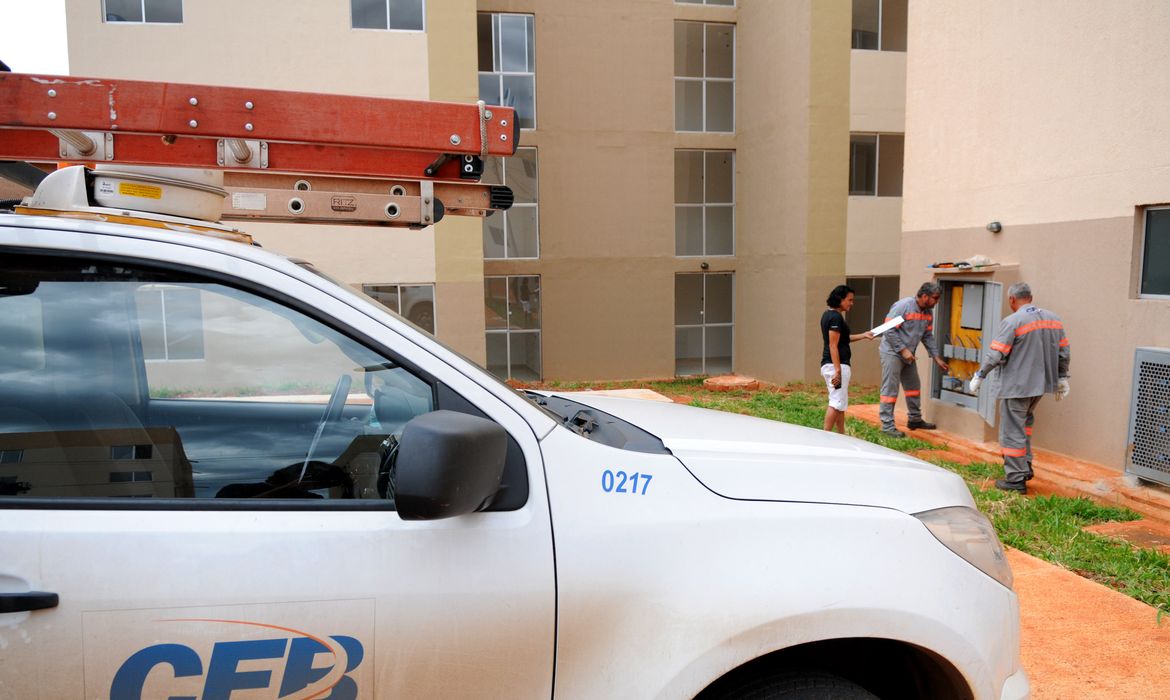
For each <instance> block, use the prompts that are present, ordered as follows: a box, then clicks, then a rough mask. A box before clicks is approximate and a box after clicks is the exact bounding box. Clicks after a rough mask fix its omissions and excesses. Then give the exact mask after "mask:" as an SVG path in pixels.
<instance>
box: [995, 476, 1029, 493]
mask: <svg viewBox="0 0 1170 700" xmlns="http://www.w3.org/2000/svg"><path fill="white" fill-rule="evenodd" d="M995 488H997V489H999V490H1000V491H1014V492H1016V493H1018V494H1020V495H1021V496H1026V495H1028V485H1027V484H1025V483H1023V482H1015V481H1004V480H1003V479H996V480H995Z"/></svg>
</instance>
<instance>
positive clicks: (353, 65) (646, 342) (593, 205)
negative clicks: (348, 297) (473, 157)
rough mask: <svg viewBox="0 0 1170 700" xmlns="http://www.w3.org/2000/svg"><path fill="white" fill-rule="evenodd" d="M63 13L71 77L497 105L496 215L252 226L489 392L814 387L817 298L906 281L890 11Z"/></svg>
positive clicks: (855, 1)
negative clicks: (512, 111) (683, 385)
mask: <svg viewBox="0 0 1170 700" xmlns="http://www.w3.org/2000/svg"><path fill="white" fill-rule="evenodd" d="M66 7H67V21H68V40H69V55H70V72H71V73H72V74H74V75H97V76H110V77H122V78H130V79H147V80H167V81H174V82H192V83H210V84H222V85H238V86H255V87H264V88H275V89H293V90H306V91H316V92H335V93H348V94H362V95H374V96H388V97H406V98H418V99H431V100H450V101H460V102H471V101H474V100H476V99H477V98H482V99H484V100H485V101H487V102H488V103H499V102H501V101H504V102H508V103H512V104H514V105H515V106H516V107H517V110H518V113H519V115H520V121H521V126H522V128H523V131H522V136H521V141H520V150H519V151H518V153H517V155H516V156H515V157H512V158H509V159H505V160H503V161H499V162H495V163H490V164H489V166H488V169H487V170H488V174H487V178H488V179H489V180H492V181H496V182H503V183H505V184H507V185H509V186H511V187H512V188H513V190H514V191H515V192H516V195H517V203H516V205H515V206H514V207H513V209H511V210H510V211H509V212H507V213H506V214H503V215H500V214H497V215H496V216H494V217H492V218H490V219H488V220H486V221H484V222H480V221H478V220H474V219H457V218H455V217H448V218H447V219H445V220H444V221H442V222H441V223H439V224H438V225H437V226H435V227H433V228H431V229H427V230H424V231H399V230H393V229H381V228H361V227H342V226H308V225H298V226H290V225H274V224H269V225H250V226H249V227H248V228H249V230H250V231H251V232H252V233H254V234H256V235H257V237H258V238H259V239H260V240H261V241H262V242H263V243H264V244H265V245H266V246H267V247H269V248H272V249H275V250H278V251H280V252H282V253H285V254H288V255H292V256H295V257H303V258H306V259H310V260H313V261H314V262H316V263H317V264H318V265H319V266H320V267H322V268H323V269H326V270H328V271H329V272H331V273H332V274H334V275H335V276H337V277H339V278H341V279H344V280H345V281H347V282H350V283H351V284H353V285H355V286H359V287H364V288H365V289H367V290H368V291H369V292H371V293H373V294H375V295H376V296H378V297H379V298H380V299H382V300H384V302H385V303H387V304H388V305H390V306H391V307H393V308H399V309H400V310H401V311H402V313H403V314H404V315H406V316H408V317H411V318H412V319H413V320H415V321H416V322H418V323H420V325H424V326H427V327H429V328H432V329H433V330H434V332H435V333H436V335H437V336H438V337H439V338H441V339H442V340H444V341H445V342H447V343H448V344H450V345H452V346H453V347H455V348H456V349H457V350H459V351H461V352H463V353H465V354H467V355H469V356H470V357H472V358H475V359H478V360H480V361H481V362H484V363H485V365H486V366H488V367H489V368H490V369H492V370H493V371H494V372H495V373H497V374H498V375H499V376H501V377H504V378H513V379H519V380H528V379H536V378H541V377H543V378H547V379H561V380H577V379H614V378H635V377H666V376H673V375H676V374H680V375H687V374H719V373H725V372H731V371H734V372H737V373H742V374H751V375H754V376H757V377H760V378H764V379H768V380H772V381H790V380H798V379H814V378H817V369H816V368H817V365H818V364H819V358H820V351H821V338H820V330H819V326H818V320H819V318H820V315H821V312H822V310H823V308H824V299H825V297H826V296H827V294H828V291H829V290H830V289H831V288H832V287H833V286H834V285H836V284H839V283H841V282H843V281H845V280H846V279H848V280H849V283H850V284H851V285H853V286H854V287H856V288H857V289H858V304H857V306H856V307H855V310H854V312H853V314H852V317H851V323H852V324H853V325H854V327H855V328H857V329H862V328H866V327H869V325H870V324H872V323H875V322H880V321H881V320H882V318H883V317H884V312H885V310H886V309H887V308H888V306H889V304H890V303H891V302H892V301H893V300H894V299H895V298H896V296H897V293H898V291H899V286H900V285H899V278H898V275H899V273H900V266H901V259H900V257H899V252H898V251H899V235H900V232H901V211H902V197H901V194H902V177H901V171H902V160H903V155H902V150H903V133H904V131H905V129H904V123H905V103H906V60H907V53H906V46H907V31H906V28H907V20H906V14H907V13H906V0H785V1H784V2H774V1H771V0H705V1H704V0H691V1H688V2H682V1H679V2H674V1H672V0H655V1H644V2H638V3H631V2H629V1H628V0H593V1H591V2H569V1H567V0H479V1H478V2H475V1H474V0H318V1H314V2H291V3H290V2H278V1H277V0H250V1H249V2H244V3H240V2H227V0H199V1H198V2H195V1H194V0H67V1H66ZM920 276H921V275H917V276H914V279H915V280H917V278H918V277H920ZM909 284H910V280H907V285H909ZM428 310H429V312H428ZM855 357H856V360H855V363H854V364H855V368H856V372H857V375H856V376H857V377H858V379H859V380H862V381H870V382H873V381H876V379H877V362H876V349H875V348H873V347H872V346H865V345H862V346H859V347H858V349H857V353H856V356H855Z"/></svg>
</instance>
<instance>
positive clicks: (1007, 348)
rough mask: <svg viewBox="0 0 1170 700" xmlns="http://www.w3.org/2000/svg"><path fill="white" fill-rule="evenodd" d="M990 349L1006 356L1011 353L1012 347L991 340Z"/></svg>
mask: <svg viewBox="0 0 1170 700" xmlns="http://www.w3.org/2000/svg"><path fill="white" fill-rule="evenodd" d="M991 349H992V350H998V351H999V352H1002V353H1003V354H1005V355H1007V354H1008V353H1010V352H1011V351H1012V346H1010V345H1007V344H1006V343H1001V342H999V341H998V340H993V341H991Z"/></svg>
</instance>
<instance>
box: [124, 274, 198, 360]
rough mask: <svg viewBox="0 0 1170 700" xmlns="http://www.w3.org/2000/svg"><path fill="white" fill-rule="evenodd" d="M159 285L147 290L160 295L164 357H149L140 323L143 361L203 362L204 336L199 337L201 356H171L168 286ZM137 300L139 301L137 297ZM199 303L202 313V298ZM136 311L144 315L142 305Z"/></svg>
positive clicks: (136, 292) (140, 344)
mask: <svg viewBox="0 0 1170 700" xmlns="http://www.w3.org/2000/svg"><path fill="white" fill-rule="evenodd" d="M157 287H158V288H157V289H152V290H147V291H149V292H152V293H153V292H158V295H159V312H160V313H159V327H160V328H161V329H162V349H163V357H147V352H146V343H145V342H143V338H142V326H141V325H139V331H138V343H139V349H140V351H141V352H142V359H143V361H144V362H203V361H204V360H205V359H206V346H205V345H204V343H203V338H202V337H200V339H199V357H171V356H170V355H171V347H170V343H169V342H168V340H167V339H168V335H167V286H166V285H165V284H159V285H157ZM142 291H143V290H141V289H139V290H136V291H135V296H137V295H138V294H139V293H141V292H142ZM175 291H190V289H189V288H187V287H177V288H175ZM197 298H198V297H197ZM135 302H136V303H137V299H135ZM199 304H200V307H199V309H200V313H202V310H203V306H202V301H201V300H200V302H199ZM136 313H137V315H138V316H141V315H142V309H141V307H139V308H137V309H136Z"/></svg>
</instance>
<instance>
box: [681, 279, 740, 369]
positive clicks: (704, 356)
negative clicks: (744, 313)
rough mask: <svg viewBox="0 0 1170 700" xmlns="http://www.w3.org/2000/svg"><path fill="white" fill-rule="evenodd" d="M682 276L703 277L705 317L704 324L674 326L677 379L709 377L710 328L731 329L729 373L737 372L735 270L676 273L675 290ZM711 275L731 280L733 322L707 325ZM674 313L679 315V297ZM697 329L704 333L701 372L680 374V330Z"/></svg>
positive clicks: (702, 311)
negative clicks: (708, 291)
mask: <svg viewBox="0 0 1170 700" xmlns="http://www.w3.org/2000/svg"><path fill="white" fill-rule="evenodd" d="M682 275H701V276H702V278H703V306H702V309H700V314H701V315H702V317H703V322H702V323H697V324H696V323H677V322H675V323H674V324H673V326H674V335H675V343H676V349H675V353H674V372H675V376H676V377H698V376H709V375H710V373H709V372H708V371H707V329H708V328H730V329H731V356H730V357H729V358H728V360H729V363H730V365H731V366H730V367H729V368H728V370H727V371H728V372H729V373H730V372H734V371H735V297H736V294H737V291H736V288H735V271H734V270H716V271H704V272H676V273H675V275H674V279H672V280H671V282H672V283H673V284H674V285H675V289H677V288H678V278H679V277H680V276H682ZM711 275H726V276H728V277H730V278H731V320H730V321H727V322H719V323H707V296H708V295H707V282H708V278H709V277H710V276H711ZM672 311H673V312H674V314H675V315H676V316H677V314H678V298H677V297H676V298H675V300H674V308H673V309H672ZM695 328H698V329H701V330H702V333H703V340H702V350H701V352H702V367H701V370H700V372H699V373H698V374H679V372H678V361H679V358H678V349H677V342H678V340H677V339H678V332H679V330H680V329H682V330H693V329H695Z"/></svg>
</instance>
